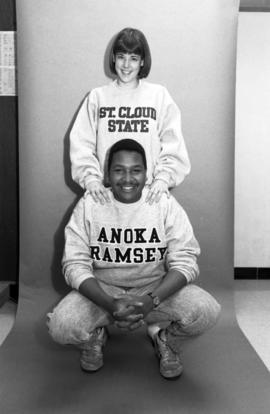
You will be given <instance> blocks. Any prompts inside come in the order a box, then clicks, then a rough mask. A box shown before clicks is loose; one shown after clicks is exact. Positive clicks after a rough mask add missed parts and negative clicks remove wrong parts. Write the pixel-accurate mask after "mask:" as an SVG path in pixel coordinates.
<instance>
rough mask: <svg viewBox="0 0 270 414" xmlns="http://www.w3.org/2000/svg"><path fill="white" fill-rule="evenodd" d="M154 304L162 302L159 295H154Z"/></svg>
mask: <svg viewBox="0 0 270 414" xmlns="http://www.w3.org/2000/svg"><path fill="white" fill-rule="evenodd" d="M153 304H154V306H158V305H159V304H160V300H159V297H158V296H154V298H153Z"/></svg>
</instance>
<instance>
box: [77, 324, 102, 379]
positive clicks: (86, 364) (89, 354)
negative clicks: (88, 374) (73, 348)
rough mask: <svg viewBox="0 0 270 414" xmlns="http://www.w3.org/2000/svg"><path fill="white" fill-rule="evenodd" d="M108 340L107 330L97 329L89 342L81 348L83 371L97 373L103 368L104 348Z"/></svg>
mask: <svg viewBox="0 0 270 414" xmlns="http://www.w3.org/2000/svg"><path fill="white" fill-rule="evenodd" d="M106 340H107V333H106V330H105V328H103V327H102V328H97V329H95V330H94V331H93V333H92V334H91V337H90V339H89V341H88V342H86V343H85V344H82V345H80V346H79V348H80V350H81V356H80V364H81V369H82V370H83V371H97V370H98V369H100V368H101V367H102V366H103V353H102V348H103V346H104V345H105V343H106Z"/></svg>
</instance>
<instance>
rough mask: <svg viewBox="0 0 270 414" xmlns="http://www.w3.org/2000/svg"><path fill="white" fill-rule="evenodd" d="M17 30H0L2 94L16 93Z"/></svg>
mask: <svg viewBox="0 0 270 414" xmlns="http://www.w3.org/2000/svg"><path fill="white" fill-rule="evenodd" d="M15 43H16V32H13V31H0V96H14V95H16V89H17V87H16V83H17V81H16V54H15V51H16V50H15V46H16V44H15Z"/></svg>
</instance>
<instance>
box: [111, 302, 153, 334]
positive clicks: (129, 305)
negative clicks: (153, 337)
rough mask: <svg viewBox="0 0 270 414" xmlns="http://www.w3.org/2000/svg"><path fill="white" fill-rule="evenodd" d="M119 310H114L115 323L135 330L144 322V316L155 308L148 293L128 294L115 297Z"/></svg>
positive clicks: (123, 327)
mask: <svg viewBox="0 0 270 414" xmlns="http://www.w3.org/2000/svg"><path fill="white" fill-rule="evenodd" d="M115 301H116V307H117V310H116V311H115V312H113V317H114V319H115V325H116V326H117V327H119V328H122V329H129V330H134V329H137V328H139V327H140V326H142V325H143V324H144V318H145V317H146V315H147V314H148V313H149V312H150V311H151V310H152V309H153V303H152V299H151V298H150V297H149V296H148V295H144V296H136V295H126V296H124V297H122V298H119V299H115Z"/></svg>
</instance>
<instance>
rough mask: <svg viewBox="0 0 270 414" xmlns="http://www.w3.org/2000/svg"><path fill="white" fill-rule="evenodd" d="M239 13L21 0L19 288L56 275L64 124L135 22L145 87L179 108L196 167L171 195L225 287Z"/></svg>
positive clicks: (224, 5) (205, 269) (192, 5)
mask: <svg viewBox="0 0 270 414" xmlns="http://www.w3.org/2000/svg"><path fill="white" fill-rule="evenodd" d="M238 6H239V3H238V1H237V0H203V1H200V2H199V3H198V2H190V1H188V0H182V1H179V0H170V1H169V2H164V1H163V0H147V1H145V0H136V1H133V2H127V1H125V0H110V1H107V0H98V1H96V0H80V1H78V0H69V1H68V2H67V1H66V0H56V1H55V0H47V1H44V0H27V1H18V2H17V14H18V16H19V17H20V18H19V19H18V65H19V73H18V78H19V90H18V94H19V140H20V144H19V146H20V219H21V220H20V223H21V225H20V227H21V231H20V234H21V236H20V249H21V251H20V253H21V254H20V279H21V280H25V282H26V283H29V284H33V283H34V284H35V283H36V284H41V285H43V284H48V281H49V280H50V277H51V278H52V280H53V282H54V281H55V280H59V278H60V275H59V273H60V267H59V263H60V259H61V254H62V248H63V227H64V224H65V222H66V220H67V217H68V215H69V213H70V208H71V205H72V203H73V202H74V200H75V198H76V195H77V194H78V188H77V187H76V186H75V184H73V183H72V180H71V178H70V164H69V159H68V132H69V128H70V126H71V121H72V119H73V118H74V115H75V113H76V111H77V109H78V107H79V104H80V102H81V101H82V99H83V97H84V96H85V94H86V93H87V92H88V91H89V90H90V89H91V88H93V87H95V86H98V85H102V84H104V83H106V82H108V81H109V79H108V77H107V76H106V71H104V61H105V62H106V59H104V54H105V50H106V49H107V48H108V44H109V42H110V40H111V38H112V36H113V35H114V34H115V33H116V32H118V31H119V30H120V29H122V28H123V27H125V26H135V27H137V28H139V29H141V30H142V31H143V32H144V33H145V35H146V37H147V38H148V41H149V44H150V47H151V51H152V58H153V67H152V71H151V74H150V76H149V81H153V82H157V83H161V84H164V85H166V86H167V88H168V89H169V91H170V93H171V95H172V96H173V98H174V99H175V101H176V102H177V104H178V105H179V106H180V108H181V111H182V120H183V133H184V137H185V140H186V144H187V148H188V151H189V154H190V158H191V163H192V171H191V174H190V176H189V177H188V178H187V179H186V180H185V182H184V183H183V184H182V185H181V186H180V187H179V188H178V189H176V190H175V192H174V193H175V195H176V197H177V198H178V200H179V201H180V202H181V203H182V204H183V206H184V207H185V208H186V210H187V212H188V214H189V216H190V219H191V221H192V223H193V226H194V229H195V233H196V235H197V238H198V239H199V242H200V244H201V247H202V256H201V259H200V267H201V270H202V273H203V278H202V280H205V281H206V282H207V281H208V280H209V282H210V283H211V284H212V283H214V282H216V283H218V284H224V283H225V284H226V283H227V282H228V281H231V279H232V278H233V151H234V80H235V48H234V47H233V48H232V47H231V45H232V44H235V43H234V36H235V31H236V19H237V10H238ZM232 9H233V10H235V13H233V12H232ZM232 16H234V17H232ZM213 34H214V35H213Z"/></svg>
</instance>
